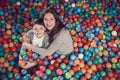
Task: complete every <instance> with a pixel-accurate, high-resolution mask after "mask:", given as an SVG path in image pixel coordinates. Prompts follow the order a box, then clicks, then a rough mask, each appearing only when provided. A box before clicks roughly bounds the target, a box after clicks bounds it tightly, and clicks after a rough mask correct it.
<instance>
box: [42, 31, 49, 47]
mask: <svg viewBox="0 0 120 80" xmlns="http://www.w3.org/2000/svg"><path fill="white" fill-rule="evenodd" d="M48 45H49V36H48V34H47V33H46V34H45V39H44V40H43V48H47V47H48Z"/></svg>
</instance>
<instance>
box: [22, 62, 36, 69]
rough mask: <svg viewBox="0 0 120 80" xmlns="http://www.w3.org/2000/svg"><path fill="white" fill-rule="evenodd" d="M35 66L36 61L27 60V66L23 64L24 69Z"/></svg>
mask: <svg viewBox="0 0 120 80" xmlns="http://www.w3.org/2000/svg"><path fill="white" fill-rule="evenodd" d="M33 66H35V63H34V62H26V65H25V66H22V68H24V69H28V68H31V67H33Z"/></svg>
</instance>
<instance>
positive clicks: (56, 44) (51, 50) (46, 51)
mask: <svg viewBox="0 0 120 80" xmlns="http://www.w3.org/2000/svg"><path fill="white" fill-rule="evenodd" d="M62 38H63V37H61V36H60V35H58V36H57V37H56V38H55V39H54V41H53V42H52V43H51V44H50V45H49V46H48V48H38V47H35V46H33V48H32V51H33V52H36V53H38V54H40V56H42V57H45V56H48V55H51V54H53V53H54V52H56V51H57V50H58V49H59V47H60V46H61V45H62V44H61V43H62V41H61V39H62Z"/></svg>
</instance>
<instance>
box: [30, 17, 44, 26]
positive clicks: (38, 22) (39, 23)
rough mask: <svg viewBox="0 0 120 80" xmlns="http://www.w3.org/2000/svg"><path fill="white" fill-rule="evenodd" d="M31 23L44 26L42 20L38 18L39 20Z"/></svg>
mask: <svg viewBox="0 0 120 80" xmlns="http://www.w3.org/2000/svg"><path fill="white" fill-rule="evenodd" d="M32 22H33V23H32V24H33V25H35V24H38V25H44V23H43V20H42V19H41V18H39V19H34V20H33V21H32Z"/></svg>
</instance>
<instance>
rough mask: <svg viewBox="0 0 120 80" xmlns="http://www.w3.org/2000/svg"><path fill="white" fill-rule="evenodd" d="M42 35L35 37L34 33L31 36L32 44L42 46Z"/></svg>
mask: <svg viewBox="0 0 120 80" xmlns="http://www.w3.org/2000/svg"><path fill="white" fill-rule="evenodd" d="M44 37H45V36H44V35H43V36H42V37H40V38H37V37H36V36H35V35H34V36H33V40H32V44H33V45H34V46H39V47H41V46H42V43H43V39H44Z"/></svg>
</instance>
